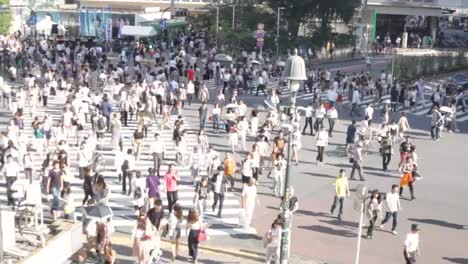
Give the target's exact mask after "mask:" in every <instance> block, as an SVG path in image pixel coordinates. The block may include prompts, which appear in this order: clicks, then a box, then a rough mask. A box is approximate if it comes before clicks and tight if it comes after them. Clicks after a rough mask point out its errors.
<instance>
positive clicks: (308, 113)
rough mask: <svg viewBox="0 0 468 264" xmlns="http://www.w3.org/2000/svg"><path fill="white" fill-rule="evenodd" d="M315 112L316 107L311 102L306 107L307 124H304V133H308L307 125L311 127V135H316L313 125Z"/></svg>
mask: <svg viewBox="0 0 468 264" xmlns="http://www.w3.org/2000/svg"><path fill="white" fill-rule="evenodd" d="M313 113H314V107H313V104H312V103H310V104H309V105H308V106H307V107H306V109H305V124H304V129H302V134H305V133H306V130H307V127H310V135H311V136H314V135H315V132H314V126H313V125H312V124H313V123H314V122H313V116H312V115H313Z"/></svg>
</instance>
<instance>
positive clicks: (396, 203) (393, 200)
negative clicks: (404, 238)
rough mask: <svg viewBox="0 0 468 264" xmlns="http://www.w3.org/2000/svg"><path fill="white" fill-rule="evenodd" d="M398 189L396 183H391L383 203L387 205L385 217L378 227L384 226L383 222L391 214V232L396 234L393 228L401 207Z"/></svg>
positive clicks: (388, 218) (385, 221)
mask: <svg viewBox="0 0 468 264" xmlns="http://www.w3.org/2000/svg"><path fill="white" fill-rule="evenodd" d="M398 190H399V187H398V185H396V184H394V185H392V191H391V192H389V193H387V194H386V196H385V205H386V207H387V212H386V213H385V218H384V220H383V221H382V223H381V225H380V228H381V229H383V228H384V226H385V223H387V221H388V220H390V216H392V220H393V222H392V233H393V234H394V235H396V234H397V232H396V231H395V229H396V226H397V217H398V211H400V209H401V206H400V195H399V194H398Z"/></svg>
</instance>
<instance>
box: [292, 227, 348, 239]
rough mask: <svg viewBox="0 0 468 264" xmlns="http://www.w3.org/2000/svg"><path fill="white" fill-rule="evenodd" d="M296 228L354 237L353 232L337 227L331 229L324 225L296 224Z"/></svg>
mask: <svg viewBox="0 0 468 264" xmlns="http://www.w3.org/2000/svg"><path fill="white" fill-rule="evenodd" d="M298 228H300V229H306V230H310V231H316V232H320V233H325V234H329V235H335V236H341V237H356V234H355V233H353V232H350V231H348V230H337V229H333V228H330V227H326V226H318V225H311V226H298Z"/></svg>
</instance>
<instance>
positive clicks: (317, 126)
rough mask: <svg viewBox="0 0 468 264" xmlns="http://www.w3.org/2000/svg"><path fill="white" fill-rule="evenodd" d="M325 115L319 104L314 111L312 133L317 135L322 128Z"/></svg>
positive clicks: (323, 107)
mask: <svg viewBox="0 0 468 264" xmlns="http://www.w3.org/2000/svg"><path fill="white" fill-rule="evenodd" d="M326 113H327V111H326V109H325V106H324V105H323V104H321V105H320V106H319V107H318V108H317V109H316V110H315V123H314V131H315V133H317V132H318V131H319V130H321V128H322V127H323V119H324V118H325V114H326Z"/></svg>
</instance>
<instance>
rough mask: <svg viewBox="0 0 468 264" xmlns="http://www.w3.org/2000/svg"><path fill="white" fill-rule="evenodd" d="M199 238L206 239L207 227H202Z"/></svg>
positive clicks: (199, 239)
mask: <svg viewBox="0 0 468 264" xmlns="http://www.w3.org/2000/svg"><path fill="white" fill-rule="evenodd" d="M197 240H198V242H200V241H205V240H206V230H205V228H200V232H198V237H197Z"/></svg>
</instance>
